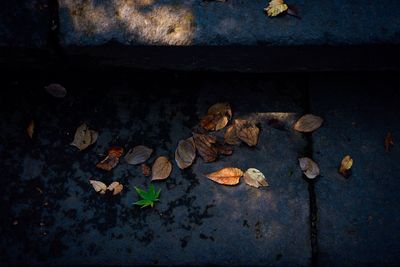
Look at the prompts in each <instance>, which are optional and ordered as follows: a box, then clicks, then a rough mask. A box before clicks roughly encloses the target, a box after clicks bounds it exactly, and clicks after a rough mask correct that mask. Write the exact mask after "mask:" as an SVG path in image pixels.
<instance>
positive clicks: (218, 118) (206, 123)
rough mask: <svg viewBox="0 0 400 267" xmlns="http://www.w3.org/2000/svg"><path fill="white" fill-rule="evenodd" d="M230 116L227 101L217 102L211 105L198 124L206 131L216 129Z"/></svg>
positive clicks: (224, 124)
mask: <svg viewBox="0 0 400 267" xmlns="http://www.w3.org/2000/svg"><path fill="white" fill-rule="evenodd" d="M231 117H232V110H231V107H230V105H229V104H228V103H217V104H214V105H212V106H211V107H210V108H209V109H208V111H207V115H206V116H204V117H203V118H202V119H201V121H200V125H201V127H203V128H204V129H206V130H208V131H218V130H221V129H222V128H224V127H225V126H226V125H227V124H228V122H229V120H230V119H231Z"/></svg>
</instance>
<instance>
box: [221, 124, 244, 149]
mask: <svg viewBox="0 0 400 267" xmlns="http://www.w3.org/2000/svg"><path fill="white" fill-rule="evenodd" d="M224 141H225V143H227V144H230V145H239V144H240V139H239V137H238V136H237V134H236V126H235V124H232V125H231V126H229V127H228V128H227V129H226V132H225V135H224Z"/></svg>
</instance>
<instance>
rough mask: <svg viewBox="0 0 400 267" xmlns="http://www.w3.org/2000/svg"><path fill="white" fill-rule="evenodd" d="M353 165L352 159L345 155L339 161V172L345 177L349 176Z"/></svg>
mask: <svg viewBox="0 0 400 267" xmlns="http://www.w3.org/2000/svg"><path fill="white" fill-rule="evenodd" d="M352 166H353V159H352V158H351V157H350V156H349V155H346V156H345V157H344V158H343V159H342V162H341V163H340V167H339V173H340V174H341V175H343V176H344V177H345V178H349V177H350V175H351V167H352Z"/></svg>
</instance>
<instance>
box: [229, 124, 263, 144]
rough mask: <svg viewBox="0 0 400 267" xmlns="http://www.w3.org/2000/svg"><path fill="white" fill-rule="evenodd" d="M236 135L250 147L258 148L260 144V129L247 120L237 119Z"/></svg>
mask: <svg viewBox="0 0 400 267" xmlns="http://www.w3.org/2000/svg"><path fill="white" fill-rule="evenodd" d="M235 127H236V134H237V136H238V137H239V139H240V140H242V141H243V142H245V143H246V144H247V145H249V146H256V145H257V142H258V135H259V133H260V129H258V127H257V126H256V125H255V124H254V123H252V122H250V121H247V120H241V119H237V120H235Z"/></svg>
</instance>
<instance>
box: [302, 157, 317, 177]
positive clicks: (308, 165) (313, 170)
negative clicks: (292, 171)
mask: <svg viewBox="0 0 400 267" xmlns="http://www.w3.org/2000/svg"><path fill="white" fill-rule="evenodd" d="M299 165H300V168H301V170H302V171H303V173H304V175H305V176H307V178H309V179H314V178H315V177H317V176H318V175H319V167H318V164H317V163H316V162H314V161H313V160H312V159H310V158H307V157H304V158H299Z"/></svg>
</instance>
